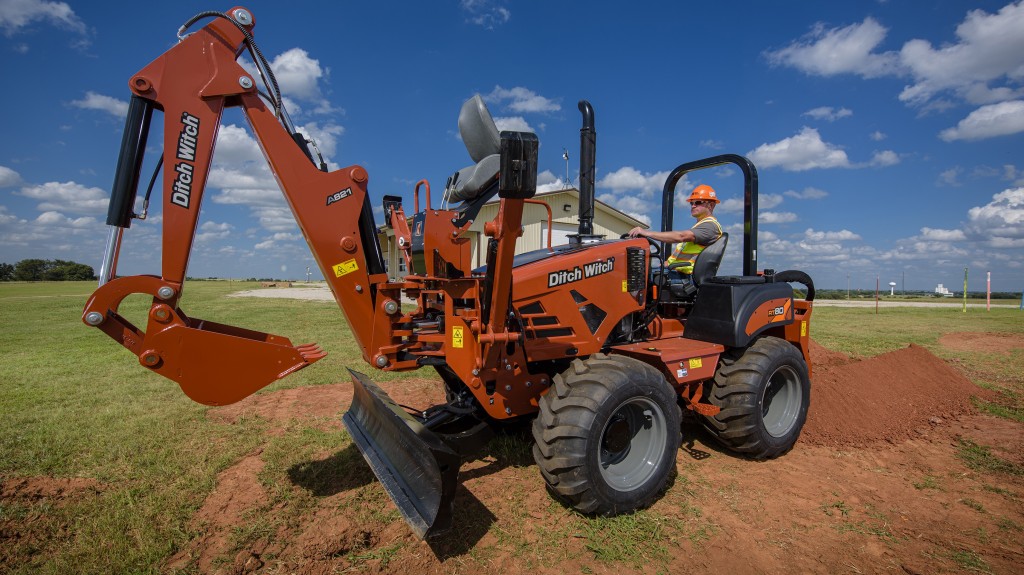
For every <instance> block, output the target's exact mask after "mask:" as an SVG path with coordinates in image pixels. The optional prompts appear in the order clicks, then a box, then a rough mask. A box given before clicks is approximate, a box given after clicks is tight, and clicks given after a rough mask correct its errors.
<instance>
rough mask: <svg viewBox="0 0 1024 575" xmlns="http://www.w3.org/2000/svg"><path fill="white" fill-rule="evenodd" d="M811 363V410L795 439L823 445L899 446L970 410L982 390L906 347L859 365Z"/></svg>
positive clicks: (830, 358)
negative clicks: (812, 372)
mask: <svg viewBox="0 0 1024 575" xmlns="http://www.w3.org/2000/svg"><path fill="white" fill-rule="evenodd" d="M822 355H823V356H825V357H824V359H823V361H818V360H817V358H816V356H815V355H814V354H813V351H812V355H811V360H812V361H813V362H814V377H813V378H812V379H813V387H812V392H811V406H810V409H809V410H808V414H807V424H806V425H805V426H804V430H803V433H802V434H801V436H800V441H801V442H802V443H806V444H808V445H820V446H824V447H833V448H842V447H851V446H858V447H867V446H870V445H873V444H877V443H880V442H885V443H900V442H903V441H906V440H908V439H913V438H915V437H917V436H919V435H925V434H927V431H928V428H929V426H933V425H937V424H941V423H942V422H943V421H945V420H947V419H954V418H956V417H958V416H960V415H963V414H965V413H970V412H971V411H972V407H971V396H972V395H973V396H981V395H985V392H984V391H983V390H981V389H979V388H978V386H976V385H974V384H973V383H971V382H970V380H968V379H967V378H966V377H964V376H963V375H962V374H961V373H960V372H958V371H956V370H955V369H954V368H952V367H950V366H949V365H947V364H946V363H945V362H944V361H942V360H941V359H939V358H937V357H935V355H933V354H932V353H931V352H929V351H928V350H927V349H925V348H923V347H920V346H916V345H911V346H910V347H907V348H904V349H900V350H897V351H893V352H890V353H886V354H882V355H879V356H876V357H872V358H868V359H865V360H861V361H845V362H844V360H843V359H842V356H841V354H837V353H836V352H829V355H826V354H822Z"/></svg>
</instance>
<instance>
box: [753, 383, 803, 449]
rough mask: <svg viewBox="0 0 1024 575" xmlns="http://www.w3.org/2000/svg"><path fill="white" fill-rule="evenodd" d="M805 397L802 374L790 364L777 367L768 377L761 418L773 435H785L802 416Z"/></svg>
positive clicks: (762, 399)
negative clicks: (801, 380)
mask: <svg viewBox="0 0 1024 575" xmlns="http://www.w3.org/2000/svg"><path fill="white" fill-rule="evenodd" d="M802 404H803V397H802V394H801V393H800V376H799V375H798V374H797V372H796V370H795V369H793V368H792V367H790V366H788V365H784V366H782V367H780V368H778V369H776V370H775V371H774V372H773V373H772V375H771V377H770V378H769V379H768V385H766V386H765V388H764V397H762V398H761V419H762V420H763V421H764V428H765V430H766V431H767V432H768V434H769V435H771V436H772V437H784V436H785V435H786V434H788V433H789V432H790V431H791V430H792V429H793V426H794V425H796V422H797V419H799V417H800V409H801V407H802Z"/></svg>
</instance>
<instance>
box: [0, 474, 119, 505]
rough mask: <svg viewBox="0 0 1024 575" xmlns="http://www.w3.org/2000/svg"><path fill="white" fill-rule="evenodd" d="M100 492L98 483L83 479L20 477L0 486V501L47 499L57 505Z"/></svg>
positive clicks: (93, 480) (100, 486) (100, 487)
mask: <svg viewBox="0 0 1024 575" xmlns="http://www.w3.org/2000/svg"><path fill="white" fill-rule="evenodd" d="M102 490H103V486H102V484H100V482H99V481H96V480H95V479H88V478H84V477H21V478H17V479H10V480H8V481H4V482H3V484H0V500H4V499H21V500H29V501H37V500H40V499H48V500H50V501H52V502H56V503H59V502H61V501H64V500H66V499H70V498H73V497H80V496H82V495H85V494H88V493H99V492H100V491H102Z"/></svg>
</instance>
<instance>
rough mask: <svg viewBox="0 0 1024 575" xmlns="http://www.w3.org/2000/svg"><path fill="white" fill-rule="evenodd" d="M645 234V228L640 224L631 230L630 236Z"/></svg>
mask: <svg viewBox="0 0 1024 575" xmlns="http://www.w3.org/2000/svg"><path fill="white" fill-rule="evenodd" d="M643 235H644V229H643V228H641V227H640V226H637V227H635V228H633V229H631V230H629V237H631V238H636V237H641V236H643Z"/></svg>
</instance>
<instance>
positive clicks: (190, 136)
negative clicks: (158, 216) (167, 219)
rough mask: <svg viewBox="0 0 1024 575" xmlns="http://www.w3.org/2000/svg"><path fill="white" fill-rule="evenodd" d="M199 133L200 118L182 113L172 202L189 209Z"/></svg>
mask: <svg viewBox="0 0 1024 575" xmlns="http://www.w3.org/2000/svg"><path fill="white" fill-rule="evenodd" d="M198 135H199V118H197V117H195V116H193V115H192V114H189V113H188V112H182V113H181V133H180V134H178V155H177V156H176V157H177V158H178V159H179V160H181V161H180V162H178V163H177V164H175V165H174V172H175V173H176V174H177V175H176V177H175V179H174V185H173V186H172V187H171V203H172V204H175V205H178V206H181V207H183V208H185V209H188V204H189V201H190V200H191V198H192V174H193V173H195V170H196V166H195V161H196V144H197V142H196V136H198Z"/></svg>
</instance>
